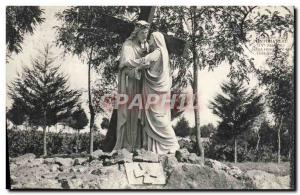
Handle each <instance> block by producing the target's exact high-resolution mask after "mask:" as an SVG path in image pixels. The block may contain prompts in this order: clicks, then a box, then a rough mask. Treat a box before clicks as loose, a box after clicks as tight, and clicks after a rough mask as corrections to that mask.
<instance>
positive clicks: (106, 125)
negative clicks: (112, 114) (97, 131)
mask: <svg viewBox="0 0 300 195" xmlns="http://www.w3.org/2000/svg"><path fill="white" fill-rule="evenodd" d="M101 128H102V129H108V128H109V119H108V118H106V117H104V118H103V119H102V122H101Z"/></svg>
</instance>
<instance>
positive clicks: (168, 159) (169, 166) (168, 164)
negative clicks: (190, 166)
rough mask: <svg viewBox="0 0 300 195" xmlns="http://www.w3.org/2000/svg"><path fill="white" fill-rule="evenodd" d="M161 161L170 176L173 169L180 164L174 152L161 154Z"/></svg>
mask: <svg viewBox="0 0 300 195" xmlns="http://www.w3.org/2000/svg"><path fill="white" fill-rule="evenodd" d="M159 161H160V162H161V164H162V166H163V168H164V171H165V172H166V173H167V176H169V175H170V173H171V172H172V171H173V169H174V168H175V167H177V166H178V161H177V158H176V157H175V156H174V154H165V155H160V157H159Z"/></svg>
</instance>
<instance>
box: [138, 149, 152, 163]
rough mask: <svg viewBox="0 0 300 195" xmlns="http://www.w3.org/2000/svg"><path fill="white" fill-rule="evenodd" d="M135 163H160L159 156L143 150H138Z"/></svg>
mask: <svg viewBox="0 0 300 195" xmlns="http://www.w3.org/2000/svg"><path fill="white" fill-rule="evenodd" d="M133 161H135V162H158V154H156V153H154V152H151V151H148V150H145V149H141V150H137V151H136V152H135V153H134V155H133Z"/></svg>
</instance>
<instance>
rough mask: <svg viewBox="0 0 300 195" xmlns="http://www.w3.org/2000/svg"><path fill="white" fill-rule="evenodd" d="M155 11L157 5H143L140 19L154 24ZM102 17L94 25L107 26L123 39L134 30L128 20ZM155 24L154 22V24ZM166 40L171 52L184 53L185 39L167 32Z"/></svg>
mask: <svg viewBox="0 0 300 195" xmlns="http://www.w3.org/2000/svg"><path fill="white" fill-rule="evenodd" d="M154 12H155V7H151V6H143V7H141V13H140V15H139V18H138V19H139V20H145V21H148V22H149V23H150V24H152V21H153V16H154ZM101 15H102V17H99V18H97V20H95V23H94V25H95V26H96V27H99V28H105V29H106V30H108V31H110V32H115V33H117V34H119V35H120V37H121V39H122V41H125V40H126V38H128V37H129V35H130V34H131V32H132V31H133V30H134V24H133V23H131V22H128V21H124V20H121V19H119V18H115V17H113V16H109V15H106V14H101ZM152 25H153V24H152ZM163 34H164V37H165V41H166V45H167V48H168V51H169V53H171V54H175V55H182V54H183V51H184V47H185V41H184V40H182V39H179V38H176V37H173V36H171V35H167V34H165V33H163Z"/></svg>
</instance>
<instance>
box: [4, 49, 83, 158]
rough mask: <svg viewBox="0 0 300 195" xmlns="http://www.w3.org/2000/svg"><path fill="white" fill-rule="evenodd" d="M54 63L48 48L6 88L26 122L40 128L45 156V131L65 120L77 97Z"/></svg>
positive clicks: (77, 94)
mask: <svg viewBox="0 0 300 195" xmlns="http://www.w3.org/2000/svg"><path fill="white" fill-rule="evenodd" d="M54 63H55V58H53V57H52V54H51V53H50V46H49V45H47V46H46V47H45V49H44V51H42V53H41V55H40V56H39V57H37V58H35V59H33V60H32V65H33V66H32V68H29V67H24V68H23V72H22V75H19V77H18V78H17V79H16V80H14V81H13V82H12V83H11V84H10V85H9V95H10V96H11V98H12V100H13V102H14V104H18V105H20V107H21V108H22V109H23V111H24V114H25V115H26V116H27V117H28V119H29V123H30V124H33V125H36V126H41V127H42V128H43V144H44V145H43V151H44V156H46V155H47V135H46V128H47V127H49V126H52V125H55V124H56V123H57V122H59V121H62V120H64V119H66V118H68V117H69V116H70V115H71V113H72V109H73V108H74V106H75V105H76V104H77V102H78V98H79V92H78V91H75V90H70V89H69V85H68V83H67V82H68V80H67V77H66V76H65V75H64V74H62V73H60V72H59V65H54Z"/></svg>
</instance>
